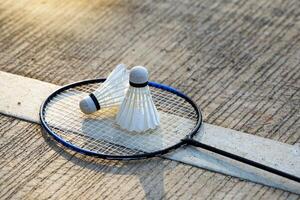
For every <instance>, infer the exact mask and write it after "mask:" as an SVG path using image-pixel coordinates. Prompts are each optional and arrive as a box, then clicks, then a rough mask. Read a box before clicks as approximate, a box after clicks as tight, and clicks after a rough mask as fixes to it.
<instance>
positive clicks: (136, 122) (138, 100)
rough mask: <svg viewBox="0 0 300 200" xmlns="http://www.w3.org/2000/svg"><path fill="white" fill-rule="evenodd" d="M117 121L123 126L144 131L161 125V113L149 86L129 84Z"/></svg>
mask: <svg viewBox="0 0 300 200" xmlns="http://www.w3.org/2000/svg"><path fill="white" fill-rule="evenodd" d="M116 122H117V124H118V125H120V126H121V128H123V129H126V130H129V131H136V132H143V131H146V130H148V129H155V128H156V127H157V126H158V125H159V115H158V112H157V109H156V107H155V105H154V103H153V100H152V97H151V93H150V90H149V86H145V87H142V88H136V87H132V86H129V89H128V91H127V94H126V97H125V99H124V101H123V102H122V104H121V106H120V110H119V112H118V114H117V117H116Z"/></svg>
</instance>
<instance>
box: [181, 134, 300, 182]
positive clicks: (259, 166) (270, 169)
mask: <svg viewBox="0 0 300 200" xmlns="http://www.w3.org/2000/svg"><path fill="white" fill-rule="evenodd" d="M182 141H183V142H185V143H186V144H190V145H193V146H196V147H199V148H202V149H205V150H208V151H211V152H214V153H217V154H220V155H222V156H225V157H228V158H231V159H233V160H236V161H239V162H242V163H245V164H248V165H251V166H253V167H256V168H259V169H262V170H265V171H268V172H271V173H273V174H276V175H279V176H282V177H285V178H288V179H290V180H293V181H296V182H298V183H300V178H299V177H297V176H294V175H292V174H288V173H286V172H283V171H280V170H277V169H274V168H272V167H268V166H266V165H263V164H260V163H258V162H255V161H253V160H249V159H246V158H243V157H241V156H238V155H235V154H232V153H229V152H227V151H223V150H221V149H218V148H216V147H212V146H209V145H207V144H203V143H201V142H198V141H196V140H193V139H190V138H186V139H183V140H182Z"/></svg>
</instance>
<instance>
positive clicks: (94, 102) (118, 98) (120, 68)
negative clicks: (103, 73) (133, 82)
mask: <svg viewBox="0 0 300 200" xmlns="http://www.w3.org/2000/svg"><path fill="white" fill-rule="evenodd" d="M128 81H129V70H127V68H126V66H125V65H124V64H119V65H117V67H116V68H115V69H114V70H113V71H112V72H111V73H110V74H109V76H108V77H107V79H106V80H105V81H104V82H103V83H102V84H101V85H100V87H99V88H98V89H96V90H95V91H94V92H92V93H90V94H89V95H88V96H86V97H84V98H83V99H82V100H81V101H80V103H79V107H80V109H81V111H82V112H84V113H85V114H90V113H93V112H96V111H97V110H100V108H106V107H112V106H117V105H120V104H121V102H122V101H123V99H124V97H125V94H126V91H127V89H128V87H129V83H128Z"/></svg>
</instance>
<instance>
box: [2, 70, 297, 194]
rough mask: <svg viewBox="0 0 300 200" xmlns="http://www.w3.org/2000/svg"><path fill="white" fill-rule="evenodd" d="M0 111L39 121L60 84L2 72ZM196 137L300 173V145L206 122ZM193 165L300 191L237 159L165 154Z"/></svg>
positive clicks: (190, 150) (190, 152)
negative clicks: (41, 108) (41, 106)
mask: <svg viewBox="0 0 300 200" xmlns="http://www.w3.org/2000/svg"><path fill="white" fill-rule="evenodd" d="M0 85H1V87H0V93H1V97H0V113H3V114H6V115H9V116H14V117H17V118H19V119H23V120H27V121H30V122H35V123H39V117H38V113H39V108H40V105H41V103H42V102H43V101H44V100H45V99H46V97H47V96H48V95H49V94H50V93H52V92H53V91H54V90H56V89H57V88H59V86H56V85H53V84H50V83H46V82H42V81H38V80H35V79H31V78H26V77H22V76H18V75H13V74H9V73H5V72H1V71H0ZM197 140H199V141H201V142H203V143H206V144H209V145H211V146H215V147H218V148H220V149H222V150H225V151H229V152H232V153H235V154H238V155H241V156H244V157H246V158H248V159H252V160H255V161H257V162H260V163H262V164H265V165H268V166H270V167H273V168H276V169H279V170H282V171H285V172H287V173H290V174H294V175H296V176H300V147H299V146H296V145H288V144H284V143H281V142H277V141H273V140H270V139H266V138H262V137H258V136H253V135H250V134H246V133H243V132H239V131H235V130H231V129H226V128H222V127H219V126H214V125H211V124H207V123H204V125H203V127H202V128H201V130H200V133H198V134H197ZM164 157H165V158H167V159H172V160H176V161H179V162H182V163H186V164H190V165H193V166H197V167H201V168H205V169H209V170H212V171H216V172H220V173H223V174H227V175H231V176H235V177H239V178H241V179H246V180H250V181H253V182H256V183H261V184H264V185H268V186H272V187H276V188H280V189H283V190H287V191H290V192H294V193H298V194H300V189H299V188H300V184H299V183H296V182H293V181H290V180H287V179H284V178H281V177H279V176H276V175H273V174H270V173H268V172H264V171H262V170H258V169H256V168H253V167H251V166H247V165H244V164H241V163H238V162H236V161H232V160H230V159H227V158H224V157H221V156H218V155H215V154H213V153H210V152H207V151H204V150H199V149H197V148H194V147H190V146H187V147H184V148H181V149H179V150H177V151H175V152H173V153H170V154H168V155H165V156H164Z"/></svg>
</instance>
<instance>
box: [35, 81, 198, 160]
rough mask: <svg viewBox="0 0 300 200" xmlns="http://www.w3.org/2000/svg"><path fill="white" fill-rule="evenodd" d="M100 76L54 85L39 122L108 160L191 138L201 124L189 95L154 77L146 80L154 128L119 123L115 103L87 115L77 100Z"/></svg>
mask: <svg viewBox="0 0 300 200" xmlns="http://www.w3.org/2000/svg"><path fill="white" fill-rule="evenodd" d="M105 80H106V79H104V78H102V79H91V80H84V81H80V82H76V83H72V84H69V85H66V86H63V87H61V88H60V89H58V90H56V91H54V92H53V93H52V94H51V95H49V97H48V98H47V99H46V100H45V101H44V103H43V104H42V105H41V108H40V113H39V115H40V122H41V126H42V128H43V129H44V130H46V132H47V133H48V134H49V135H50V136H52V137H53V138H54V139H55V140H56V141H58V142H59V143H61V144H62V145H64V146H65V147H67V148H69V149H72V150H74V151H76V152H78V153H81V154H85V155H89V156H95V157H99V158H103V159H111V160H136V159H144V158H150V157H154V156H159V155H162V154H166V153H168V152H170V151H171V150H174V149H177V148H179V147H180V146H182V145H184V144H185V142H184V141H182V139H184V138H192V137H193V136H194V135H195V134H196V133H197V131H198V130H199V128H200V126H201V125H202V114H201V111H200V109H199V108H198V106H197V105H196V104H195V103H194V102H193V101H192V100H191V98H189V97H188V96H186V95H185V94H183V93H182V92H180V91H178V90H176V89H174V88H172V87H170V86H166V85H163V84H159V83H155V82H149V88H150V91H151V94H152V99H153V101H154V104H155V105H156V108H157V110H158V112H159V115H160V118H161V125H160V127H159V128H157V129H154V130H148V131H146V132H143V133H136V132H129V131H126V130H123V129H121V128H120V127H119V126H118V125H117V124H116V123H115V122H114V118H115V115H116V112H117V111H118V107H111V108H104V109H101V110H99V111H98V112H96V113H94V114H91V115H85V114H83V113H81V112H80V109H79V106H78V104H79V101H80V100H81V99H82V98H83V97H84V96H86V95H88V93H91V92H93V91H94V90H95V89H97V88H98V87H99V86H100V85H101V83H103V82H104V81H105ZM169 127H171V128H169ZM133 141H134V142H133Z"/></svg>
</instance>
